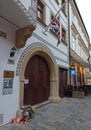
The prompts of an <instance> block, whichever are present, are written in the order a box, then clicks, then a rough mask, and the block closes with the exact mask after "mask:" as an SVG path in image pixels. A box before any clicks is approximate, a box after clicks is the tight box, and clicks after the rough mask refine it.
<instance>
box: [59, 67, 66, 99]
mask: <svg viewBox="0 0 91 130" xmlns="http://www.w3.org/2000/svg"><path fill="white" fill-rule="evenodd" d="M66 86H67V70H66V69H63V68H59V96H60V97H64V96H65V87H66Z"/></svg>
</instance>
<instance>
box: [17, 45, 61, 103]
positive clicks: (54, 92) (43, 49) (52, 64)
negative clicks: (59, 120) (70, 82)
mask: <svg viewBox="0 0 91 130" xmlns="http://www.w3.org/2000/svg"><path fill="white" fill-rule="evenodd" d="M35 55H37V56H40V57H41V58H42V60H43V61H44V62H46V64H47V65H48V71H49V72H50V73H49V75H50V76H49V77H50V78H49V80H50V87H49V91H50V94H49V97H48V98H47V100H50V101H51V102H60V100H61V99H60V97H59V79H58V66H57V63H56V60H55V57H54V55H53V54H52V52H51V50H50V49H49V48H48V47H47V46H45V45H44V44H40V43H33V44H31V45H29V46H28V47H27V48H26V49H25V50H24V52H23V53H22V55H21V57H20V59H19V62H18V65H17V70H16V74H17V76H18V75H19V80H20V95H19V96H20V103H19V104H20V106H22V105H24V100H25V99H24V88H25V81H26V79H25V78H27V77H25V70H26V66H27V64H28V62H29V61H30V60H31V59H32V58H33V56H35ZM30 66H31V65H30ZM36 78H37V76H36ZM40 79H41V74H40ZM40 79H39V80H40ZM26 85H27V84H26ZM44 88H45V87H44ZM48 93H49V92H48ZM32 98H33V96H32ZM45 100H46V99H45Z"/></svg>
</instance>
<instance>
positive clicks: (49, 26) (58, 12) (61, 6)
mask: <svg viewBox="0 0 91 130" xmlns="http://www.w3.org/2000/svg"><path fill="white" fill-rule="evenodd" d="M65 3H67V2H64V3H63V5H62V6H61V8H60V9H59V10H58V12H57V13H56V15H55V16H54V17H53V19H52V21H51V22H50V23H49V25H48V26H47V27H46V29H45V31H44V32H43V33H44V34H45V33H46V32H47V30H48V28H49V27H50V25H51V24H52V23H53V21H54V20H55V18H56V16H57V15H58V14H59V12H60V10H62V8H63V6H64V4H65Z"/></svg>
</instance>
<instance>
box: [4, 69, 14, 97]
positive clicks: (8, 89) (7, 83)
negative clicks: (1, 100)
mask: <svg viewBox="0 0 91 130" xmlns="http://www.w3.org/2000/svg"><path fill="white" fill-rule="evenodd" d="M13 78H14V71H9V70H4V73H3V89H2V94H3V95H7V94H12V91H13Z"/></svg>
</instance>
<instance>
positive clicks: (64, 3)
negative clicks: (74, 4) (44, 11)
mask: <svg viewBox="0 0 91 130" xmlns="http://www.w3.org/2000/svg"><path fill="white" fill-rule="evenodd" d="M61 4H62V5H63V8H62V11H63V13H64V14H65V15H66V2H65V0H62V3H61Z"/></svg>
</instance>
